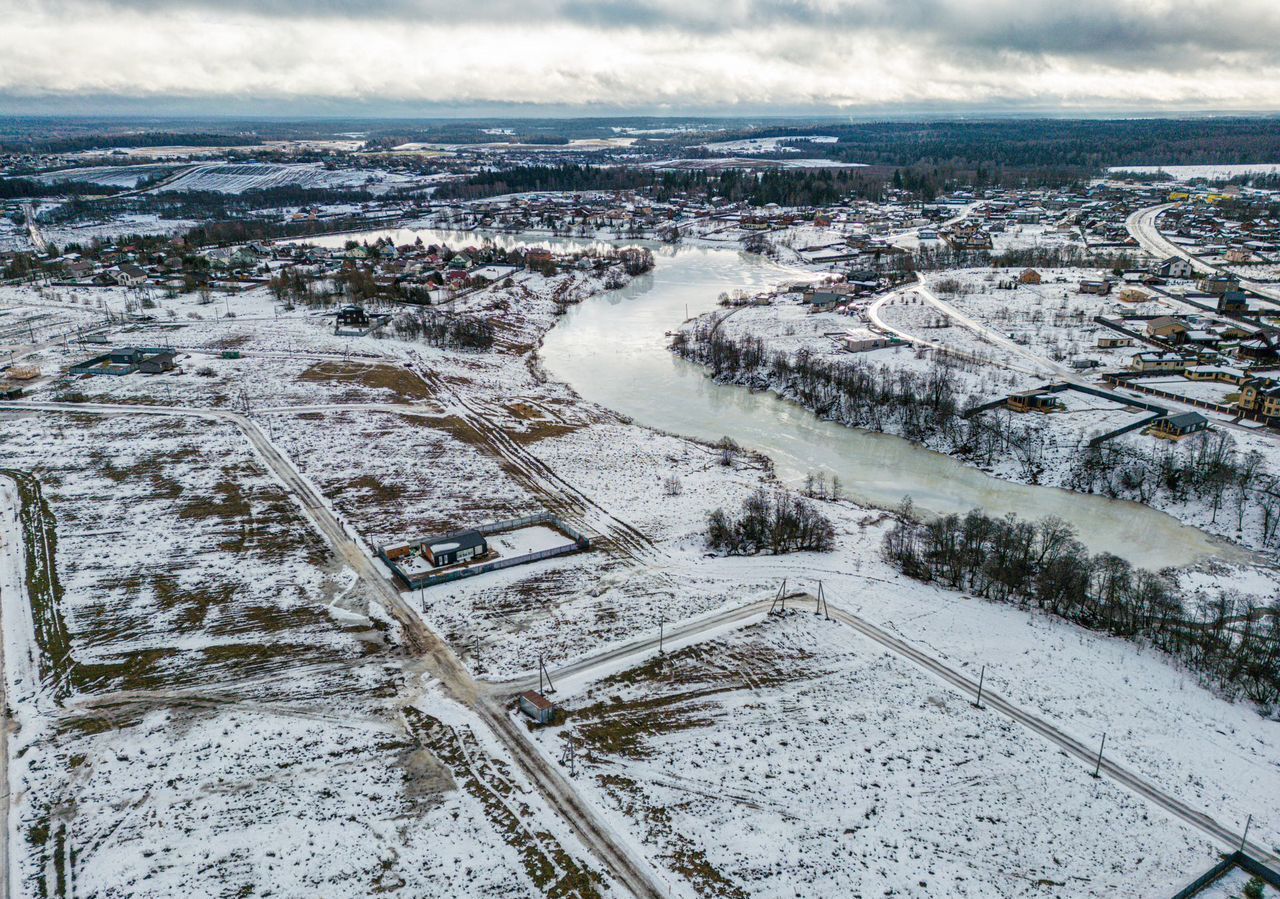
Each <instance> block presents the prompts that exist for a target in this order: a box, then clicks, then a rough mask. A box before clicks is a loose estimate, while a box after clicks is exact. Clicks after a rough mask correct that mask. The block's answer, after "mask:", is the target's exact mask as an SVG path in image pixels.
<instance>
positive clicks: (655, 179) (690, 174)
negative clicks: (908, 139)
mask: <svg viewBox="0 0 1280 899" xmlns="http://www.w3.org/2000/svg"><path fill="white" fill-rule="evenodd" d="M888 181H889V176H888V175H886V174H883V173H881V174H873V173H869V172H866V171H864V170H863V169H795V170H788V169H769V170H767V171H765V172H762V173H755V172H749V171H744V170H741V169H729V170H727V171H723V172H703V171H657V170H653V169H641V168H631V167H622V166H608V167H604V166H590V165H572V164H571V165H560V166H525V167H521V168H514V169H509V170H507V171H503V172H481V173H479V174H476V175H472V176H471V177H469V178H466V179H464V180H462V181H455V182H450V183H447V184H442V185H440V187H439V189H438V190H437V191H436V197H437V198H439V199H460V200H474V199H479V198H482V197H493V196H499V195H501V194H510V193H524V192H527V191H550V190H555V191H591V190H636V191H640V190H643V191H645V192H646V193H647V194H648V195H651V196H652V197H653V198H654V199H656V200H663V201H665V200H670V199H671V198H672V197H675V196H677V195H690V196H719V197H724V198H725V199H726V200H729V201H732V202H739V201H745V202H747V203H750V204H751V205H753V206H764V205H766V204H768V203H777V204H778V205H780V206H819V205H825V204H830V203H835V202H838V201H839V200H841V199H843V198H844V197H847V196H849V195H850V194H853V195H855V196H858V197H864V198H867V199H879V198H880V196H881V195H882V194H883V192H884V188H885V186H886V184H887V183H888Z"/></svg>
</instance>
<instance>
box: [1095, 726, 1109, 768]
mask: <svg viewBox="0 0 1280 899" xmlns="http://www.w3.org/2000/svg"><path fill="white" fill-rule="evenodd" d="M1106 745H1107V735H1106V733H1105V732H1104V733H1103V734H1102V743H1101V744H1100V745H1099V746H1098V761H1097V763H1096V764H1095V765H1094V766H1093V776H1094V777H1097V776H1098V772H1099V771H1101V770H1102V750H1103V748H1104V747H1105V746H1106Z"/></svg>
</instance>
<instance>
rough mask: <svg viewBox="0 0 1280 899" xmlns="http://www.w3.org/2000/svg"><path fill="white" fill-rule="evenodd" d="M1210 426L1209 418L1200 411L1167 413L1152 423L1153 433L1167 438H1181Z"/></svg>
mask: <svg viewBox="0 0 1280 899" xmlns="http://www.w3.org/2000/svg"><path fill="white" fill-rule="evenodd" d="M1208 427H1209V419H1207V418H1205V417H1204V416H1203V415H1201V414H1200V413H1199V412H1181V413H1179V414H1177V415H1166V416H1165V417H1164V418H1161V419H1157V420H1156V422H1155V423H1154V424H1152V425H1151V433H1152V434H1153V435H1154V436H1156V437H1163V438H1165V439H1166V440H1181V439H1182V438H1183V437H1186V436H1188V435H1190V434H1195V433H1198V432H1200V431H1204V430H1206V429H1208Z"/></svg>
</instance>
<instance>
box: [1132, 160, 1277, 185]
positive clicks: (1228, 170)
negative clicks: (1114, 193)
mask: <svg viewBox="0 0 1280 899" xmlns="http://www.w3.org/2000/svg"><path fill="white" fill-rule="evenodd" d="M1107 171H1109V172H1134V173H1136V174H1147V175H1150V174H1155V173H1157V172H1165V173H1167V174H1169V175H1171V176H1172V177H1173V179H1174V180H1176V181H1190V180H1191V179H1192V178H1209V179H1214V178H1223V179H1226V178H1234V177H1235V176H1236V175H1250V174H1255V173H1256V174H1270V173H1272V172H1277V171H1280V162H1241V163H1214V164H1211V165H1117V166H1112V167H1111V168H1109V169H1108V170H1107Z"/></svg>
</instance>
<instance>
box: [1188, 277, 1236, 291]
mask: <svg viewBox="0 0 1280 899" xmlns="http://www.w3.org/2000/svg"><path fill="white" fill-rule="evenodd" d="M1196 286H1198V287H1199V288H1200V289H1201V290H1203V291H1204V292H1205V293H1211V294H1213V295H1214V296H1221V295H1222V294H1224V293H1228V292H1231V291H1236V290H1239V289H1240V281H1239V279H1237V278H1235V277H1232V276H1231V275H1209V276H1208V277H1205V278H1201V279H1200V281H1199V282H1198V283H1197V285H1196Z"/></svg>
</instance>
